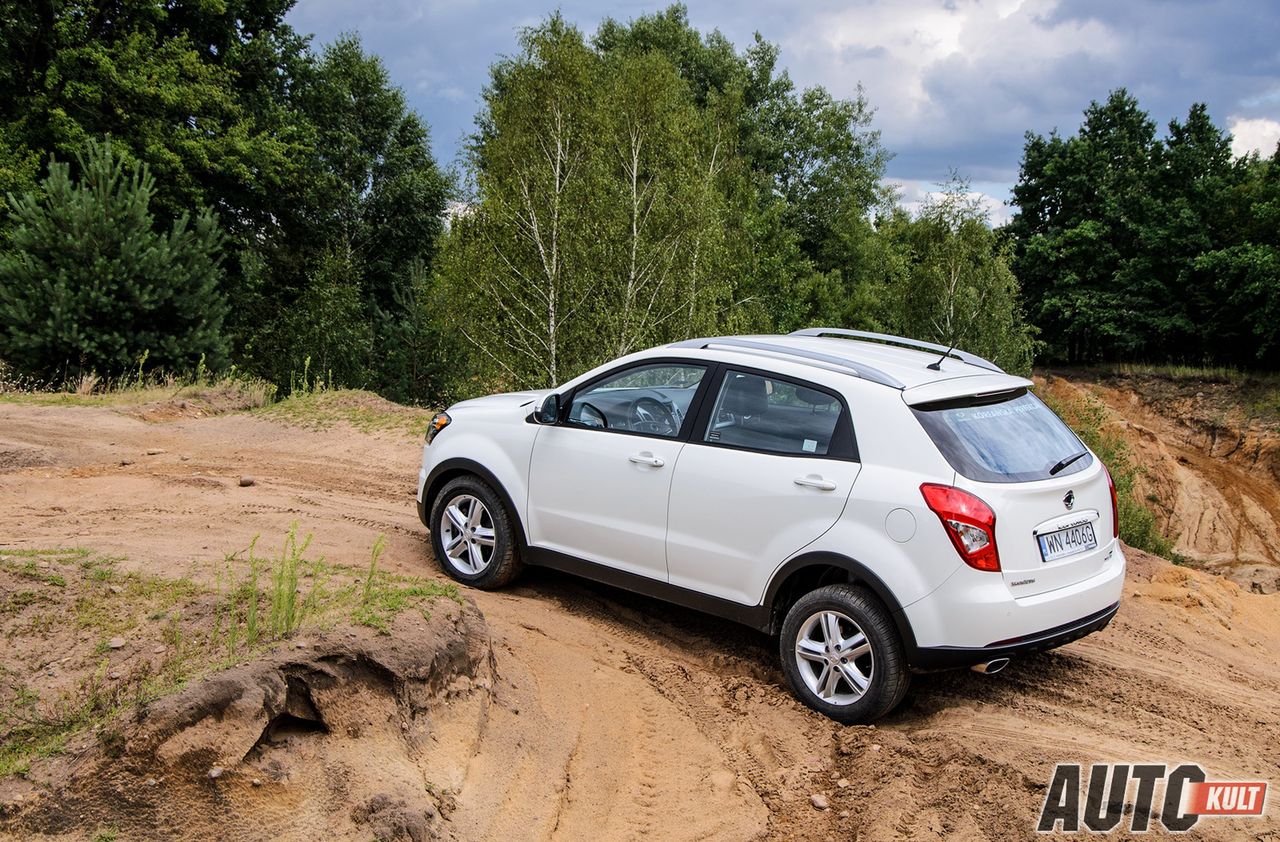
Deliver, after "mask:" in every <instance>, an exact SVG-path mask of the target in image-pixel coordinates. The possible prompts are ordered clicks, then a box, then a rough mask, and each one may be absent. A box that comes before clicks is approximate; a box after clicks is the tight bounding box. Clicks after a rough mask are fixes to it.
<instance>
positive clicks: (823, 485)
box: [795, 474, 836, 491]
mask: <svg viewBox="0 0 1280 842" xmlns="http://www.w3.org/2000/svg"><path fill="white" fill-rule="evenodd" d="M795 483H796V485H803V486H804V487H805V488H816V489H818V490H819V491H835V490H836V484H835V483H834V482H832V481H831V480H829V479H823V478H822V477H820V476H818V475H817V474H809V476H807V477H796V479H795Z"/></svg>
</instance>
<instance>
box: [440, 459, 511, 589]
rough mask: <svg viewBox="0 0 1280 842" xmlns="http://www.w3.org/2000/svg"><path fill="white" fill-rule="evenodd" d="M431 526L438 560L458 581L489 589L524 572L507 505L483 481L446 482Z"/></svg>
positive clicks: (465, 477) (468, 479)
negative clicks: (521, 570)
mask: <svg viewBox="0 0 1280 842" xmlns="http://www.w3.org/2000/svg"><path fill="white" fill-rule="evenodd" d="M430 522H431V524H432V525H433V526H434V528H433V529H432V530H431V544H432V547H433V549H434V550H435V554H436V560H437V561H439V562H440V566H441V567H442V568H443V569H444V571H445V572H446V573H448V574H449V575H450V576H452V577H453V578H454V579H457V580H458V581H459V582H462V583H464V584H467V585H471V586H472V587H476V588H483V589H485V590H489V589H492V588H500V587H502V586H503V585H505V584H507V583H508V582H510V581H511V580H512V579H514V578H515V577H516V574H517V573H519V572H520V568H521V563H520V556H519V552H518V550H517V548H516V542H515V536H514V534H513V533H512V530H511V518H510V516H509V515H508V514H507V510H506V507H505V506H504V505H503V504H502V500H501V499H500V498H499V497H498V495H497V494H496V493H495V492H494V491H493V489H492V488H490V487H489V486H488V485H487V484H486V483H485V482H484V481H482V480H480V479H479V478H477V477H473V476H464V477H458V478H456V479H452V480H450V481H449V482H447V483H446V484H445V486H444V488H442V489H440V493H439V494H437V495H436V499H435V504H434V505H433V506H432V509H431V521H430Z"/></svg>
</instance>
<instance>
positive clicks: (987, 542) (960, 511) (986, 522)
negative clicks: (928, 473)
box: [920, 482, 1000, 572]
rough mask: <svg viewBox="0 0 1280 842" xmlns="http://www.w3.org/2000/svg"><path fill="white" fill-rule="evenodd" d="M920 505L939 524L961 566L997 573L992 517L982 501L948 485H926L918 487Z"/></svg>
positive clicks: (996, 553) (991, 512) (998, 563)
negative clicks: (923, 503) (962, 562)
mask: <svg viewBox="0 0 1280 842" xmlns="http://www.w3.org/2000/svg"><path fill="white" fill-rule="evenodd" d="M920 493H921V494H923V495H924V502H925V504H926V505H927V506H928V507H929V508H930V510H932V511H933V513H934V514H935V515H937V516H938V519H939V520H941V521H942V528H943V529H944V530H945V531H946V533H947V537H948V538H950V539H951V543H952V544H954V545H955V548H956V552H958V553H960V558H962V559H964V562H965V564H967V565H969V566H970V567H973V568H975V569H977V570H990V571H992V572H999V570H1000V552H999V551H998V550H997V549H996V513H995V512H993V511H991V507H990V506H988V505H987V504H986V503H984V502H982V500H980V499H978V498H977V497H975V496H973V495H972V494H970V493H969V492H967V491H961V490H960V489H959V488H956V487H955V486H951V485H937V484H936V483H932V482H926V483H925V484H924V485H921V486H920Z"/></svg>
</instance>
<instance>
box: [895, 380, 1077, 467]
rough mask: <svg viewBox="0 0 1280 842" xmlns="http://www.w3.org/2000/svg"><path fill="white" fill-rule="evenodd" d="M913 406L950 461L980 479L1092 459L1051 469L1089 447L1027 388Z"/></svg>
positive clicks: (1075, 464)
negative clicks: (983, 397) (1000, 394)
mask: <svg viewBox="0 0 1280 842" xmlns="http://www.w3.org/2000/svg"><path fill="white" fill-rule="evenodd" d="M911 411H912V412H913V413H915V416H916V418H918V419H920V423H921V424H922V425H923V426H924V429H925V431H926V432H927V433H928V434H929V438H931V439H933V443H934V444H935V445H937V446H938V450H940V451H941V452H942V455H943V456H944V457H946V460H947V462H948V463H950V464H951V467H953V468H955V470H956V472H957V473H959V474H961V475H962V476H966V477H968V478H969V479H972V480H976V481H978V482H1030V481H1033V480H1039V479H1048V478H1050V477H1051V476H1059V477H1065V476H1069V475H1071V474H1074V473H1077V472H1078V471H1083V470H1084V469H1085V468H1087V467H1088V466H1089V465H1090V464H1092V462H1093V457H1092V456H1084V457H1082V458H1080V459H1077V460H1075V461H1074V462H1072V463H1071V464H1069V465H1067V466H1065V467H1063V468H1061V469H1060V470H1059V471H1058V473H1057V474H1051V473H1050V471H1051V470H1052V469H1053V468H1054V466H1056V465H1057V464H1058V463H1059V462H1061V461H1062V460H1063V459H1066V458H1068V457H1070V456H1074V455H1075V454H1077V453H1079V452H1081V451H1082V450H1084V449H1085V447H1084V445H1083V444H1081V443H1080V439H1079V438H1078V437H1077V436H1076V434H1075V433H1073V432H1071V428H1070V427H1068V426H1067V425H1066V424H1064V423H1063V422H1062V419H1060V418H1059V417H1058V416H1057V415H1054V414H1053V411H1052V410H1051V409H1049V407H1047V406H1045V405H1044V402H1043V401H1041V400H1040V399H1039V398H1037V397H1036V396H1035V395H1033V394H1031V393H1030V392H1028V391H1026V390H1019V391H1018V392H1015V393H1013V394H1012V395H1010V396H1009V397H1006V398H1004V399H1000V400H996V401H991V400H989V399H988V400H986V401H983V400H981V399H976V398H975V399H967V400H963V399H962V400H958V401H957V400H951V401H943V402H939V403H936V404H925V405H922V406H914V407H912V408H911Z"/></svg>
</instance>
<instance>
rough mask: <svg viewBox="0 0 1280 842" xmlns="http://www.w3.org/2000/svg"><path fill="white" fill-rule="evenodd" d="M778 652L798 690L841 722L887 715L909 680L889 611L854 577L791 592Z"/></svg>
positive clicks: (793, 687) (803, 699)
mask: <svg viewBox="0 0 1280 842" xmlns="http://www.w3.org/2000/svg"><path fill="white" fill-rule="evenodd" d="M833 638H834V640H835V642H833V643H831V645H830V646H828V645H827V644H828V643H829V642H831V641H832V639H833ZM779 653H780V655H781V658H782V672H783V674H784V675H786V677H787V683H788V684H789V685H790V686H791V691H792V693H794V694H795V696H796V698H798V699H799V700H800V701H801V702H803V703H804V704H805V705H806V706H808V707H810V708H812V709H813V710H816V711H818V712H819V713H821V714H825V715H826V716H829V717H831V718H832V719H834V720H836V721H837V722H842V723H844V724H846V725H854V724H858V723H866V722H872V721H874V720H876V719H879V718H880V717H882V716H884V715H885V714H886V713H888V712H889V711H891V710H893V709H894V708H895V707H897V705H898V703H899V702H901V701H902V697H903V696H904V695H906V692H907V686H908V685H909V684H910V683H911V672H910V670H909V668H908V666H907V660H906V656H905V653H904V650H903V646H902V639H901V638H900V637H899V635H898V630H897V628H896V627H895V626H894V623H893V619H892V618H891V617H890V616H889V612H888V611H887V610H886V609H885V607H884V604H883V603H882V602H880V600H879V599H878V598H877V597H876V595H875V594H873V593H872V592H871V591H869V590H867V589H865V588H861V587H858V586H856V585H848V584H840V585H827V586H825V587H821V588H818V589H816V590H813V591H810V592H809V593H807V594H805V595H804V596H802V597H800V599H798V600H796V602H795V604H794V605H792V606H791V609H790V610H789V611H788V612H787V616H786V619H785V620H784V621H783V623H782V634H781V637H780V639H779Z"/></svg>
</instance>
